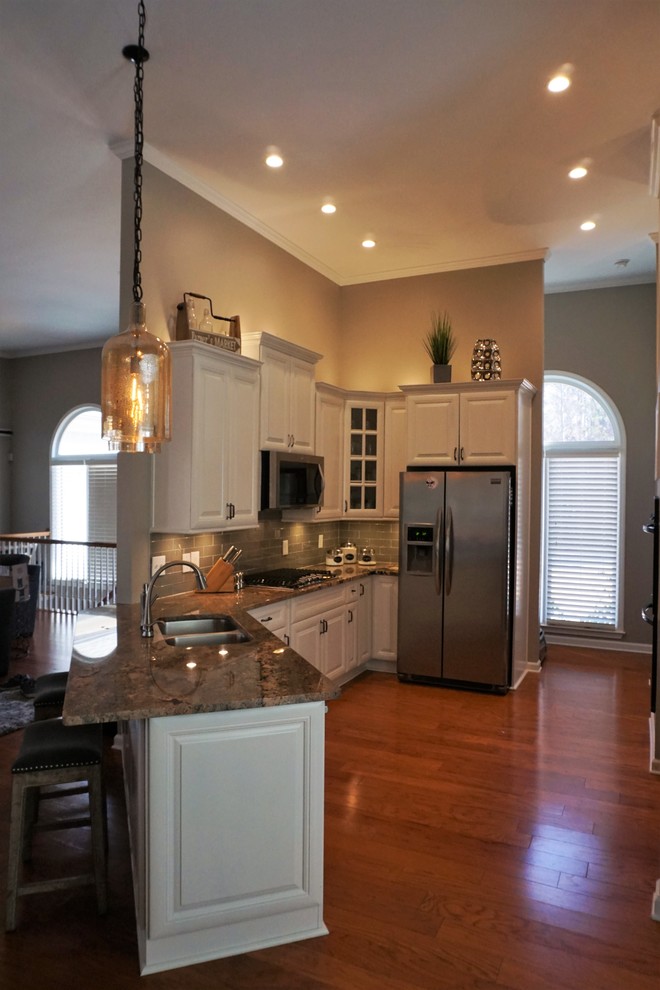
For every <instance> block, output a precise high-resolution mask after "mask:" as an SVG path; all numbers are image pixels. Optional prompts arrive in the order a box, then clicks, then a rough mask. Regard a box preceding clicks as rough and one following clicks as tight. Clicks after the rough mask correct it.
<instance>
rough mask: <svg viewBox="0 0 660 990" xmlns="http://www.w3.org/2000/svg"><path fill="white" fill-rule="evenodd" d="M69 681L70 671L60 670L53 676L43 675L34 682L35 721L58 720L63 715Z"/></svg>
mask: <svg viewBox="0 0 660 990" xmlns="http://www.w3.org/2000/svg"><path fill="white" fill-rule="evenodd" d="M68 679H69V672H68V670H58V671H56V672H55V673H52V674H42V675H41V677H37V679H36V681H35V682H34V695H33V698H32V701H33V703H34V718H35V721H37V722H41V721H43V720H44V719H47V718H58V717H59V716H60V715H61V714H62V706H63V705H64V695H65V693H66V685H67V681H68Z"/></svg>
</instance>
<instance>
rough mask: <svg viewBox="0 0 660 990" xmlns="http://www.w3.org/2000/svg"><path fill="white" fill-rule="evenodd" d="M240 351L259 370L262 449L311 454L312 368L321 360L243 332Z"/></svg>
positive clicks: (268, 336) (270, 338) (284, 342)
mask: <svg viewBox="0 0 660 990" xmlns="http://www.w3.org/2000/svg"><path fill="white" fill-rule="evenodd" d="M241 349H242V352H243V354H245V355H246V356H247V357H251V358H255V359H256V360H258V361H261V362H262V363H263V365H262V369H261V424H260V440H259V446H260V448H261V449H262V450H290V451H296V452H298V453H307V454H309V453H312V452H313V451H314V404H315V392H314V366H315V364H316V362H317V361H319V360H320V359H321V357H322V355H321V354H317V353H316V352H315V351H308V350H307V348H305V347H299V346H298V345H297V344H292V343H290V342H289V341H287V340H282V339H281V338H280V337H275V336H273V334H270V333H263V332H260V333H244V334H243V337H242V341H241Z"/></svg>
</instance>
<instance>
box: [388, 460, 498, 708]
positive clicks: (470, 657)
mask: <svg viewBox="0 0 660 990" xmlns="http://www.w3.org/2000/svg"><path fill="white" fill-rule="evenodd" d="M514 480H515V474H514V469H513V468H511V469H501V468H496V469H492V468H463V469H461V470H451V469H448V470H442V469H439V468H433V467H431V468H423V467H422V468H415V469H410V470H408V471H404V472H403V473H402V474H401V503H400V504H401V516H400V533H399V627H398V628H399V632H398V654H397V672H398V675H399V678H400V679H401V680H416V681H422V682H427V683H436V684H446V685H450V686H454V687H464V688H472V689H474V690H485V691H494V692H498V693H505V692H506V691H507V690H508V688H509V686H510V683H511V630H512V615H513V601H512V595H513V566H514V540H513V519H514V515H513V508H514Z"/></svg>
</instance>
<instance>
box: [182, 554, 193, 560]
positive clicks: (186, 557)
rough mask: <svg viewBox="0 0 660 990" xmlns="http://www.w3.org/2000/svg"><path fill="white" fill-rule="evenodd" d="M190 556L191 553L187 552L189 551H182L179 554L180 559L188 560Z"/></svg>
mask: <svg viewBox="0 0 660 990" xmlns="http://www.w3.org/2000/svg"><path fill="white" fill-rule="evenodd" d="M191 557H192V554H189V553H182V554H181V560H190V559H191Z"/></svg>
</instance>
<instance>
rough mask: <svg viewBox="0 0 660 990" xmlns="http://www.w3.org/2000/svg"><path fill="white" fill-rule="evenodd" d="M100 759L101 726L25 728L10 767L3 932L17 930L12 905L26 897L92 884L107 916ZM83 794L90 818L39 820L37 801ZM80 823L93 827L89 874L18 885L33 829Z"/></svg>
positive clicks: (54, 723)
mask: <svg viewBox="0 0 660 990" xmlns="http://www.w3.org/2000/svg"><path fill="white" fill-rule="evenodd" d="M102 761H103V732H102V729H101V726H100V725H70V726H69V725H64V724H63V722H62V720H61V719H59V718H58V719H48V720H46V721H42V722H31V723H30V724H29V725H27V726H26V727H25V729H24V732H23V739H22V741H21V746H20V749H19V752H18V756H17V757H16V760H15V761H14V763H13V765H12V768H11V772H12V777H13V780H12V795H11V821H10V830H9V864H8V869H7V920H6V928H7V931H13V930H14V929H15V928H16V901H17V898H18V897H22V896H23V895H25V894H37V893H43V892H45V891H51V890H62V889H63V888H66V887H77V886H82V885H88V884H94V885H95V887H96V899H97V906H98V911H99V914H104V913H105V910H106V887H107V881H106V868H107V867H106V846H107V841H106V834H107V825H106V813H105V794H104V788H103V777H102ZM71 783H78V786H77V787H74V788H62V787H59V786H58V785H61V784H71ZM81 783H82V785H83V786H81ZM43 788H49V790H47V791H46V790H43ZM81 793H87V794H88V795H89V815H88V816H86V817H84V818H65V819H62V820H56V821H47V822H40V821H38V816H39V805H40V802H41V800H43V799H45V798H51V797H57V798H61V797H65V796H67V795H71V794H81ZM82 825H89V826H91V837H92V859H93V870H92V871H91V872H89V873H85V874H81V875H76V876H66V877H58V878H56V879H52V880H40V881H39V880H37V881H30V882H21V860H28V859H30V856H31V846H32V835H33V833H34V832H35V831H37V830H51V829H62V828H77V827H79V826H82Z"/></svg>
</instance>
